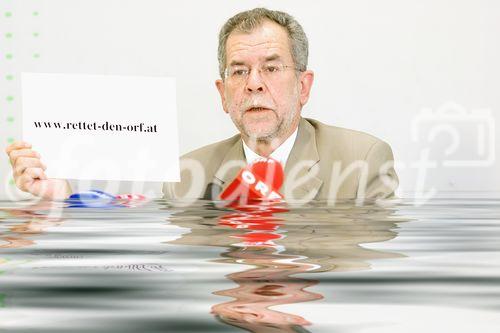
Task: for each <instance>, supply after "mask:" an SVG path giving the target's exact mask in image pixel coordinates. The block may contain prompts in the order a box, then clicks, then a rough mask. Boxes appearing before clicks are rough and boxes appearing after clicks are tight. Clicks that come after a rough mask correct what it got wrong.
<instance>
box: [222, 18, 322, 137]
mask: <svg viewBox="0 0 500 333" xmlns="http://www.w3.org/2000/svg"><path fill="white" fill-rule="evenodd" d="M226 64H227V65H226V67H227V68H229V69H235V68H246V69H250V73H249V74H248V75H247V76H246V77H244V78H242V77H240V78H238V79H234V77H231V76H229V77H226V79H225V80H224V81H222V80H217V82H216V85H217V88H218V90H219V92H220V94H221V98H222V104H223V107H224V111H225V112H226V113H228V114H229V115H230V116H231V119H232V121H233V122H234V124H235V125H236V127H237V128H238V130H239V131H240V132H241V133H242V135H243V136H245V137H247V138H249V139H254V140H256V139H264V140H273V139H276V138H286V137H288V136H289V135H290V134H291V133H292V132H293V131H294V130H295V128H296V126H297V125H298V122H299V119H300V110H301V108H302V105H304V104H305V103H306V101H307V99H308V96H309V90H310V86H311V84H312V75H313V74H312V72H310V71H306V72H297V71H295V69H294V68H295V64H294V62H293V58H292V54H291V49H290V42H289V38H288V34H287V31H286V30H285V29H284V28H283V27H281V26H280V25H278V24H276V23H274V22H271V21H267V20H266V21H264V22H263V23H262V25H260V26H259V27H257V28H256V29H254V30H253V31H252V32H251V33H239V32H233V33H231V34H230V35H229V38H228V39H227V43H226ZM276 65H278V66H290V67H286V69H285V70H283V71H280V72H279V73H265V72H259V70H260V69H261V68H265V67H266V66H267V67H268V68H271V67H274V66H276ZM270 66H271V67H270Z"/></svg>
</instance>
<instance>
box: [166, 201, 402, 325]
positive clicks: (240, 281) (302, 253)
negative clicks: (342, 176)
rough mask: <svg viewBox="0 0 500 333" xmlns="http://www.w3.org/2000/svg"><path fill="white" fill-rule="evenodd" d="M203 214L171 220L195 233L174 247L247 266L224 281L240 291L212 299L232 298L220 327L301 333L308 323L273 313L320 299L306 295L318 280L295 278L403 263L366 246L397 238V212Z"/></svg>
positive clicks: (219, 309) (259, 209)
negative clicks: (197, 248)
mask: <svg viewBox="0 0 500 333" xmlns="http://www.w3.org/2000/svg"><path fill="white" fill-rule="evenodd" d="M206 208H207V207H203V209H202V210H200V212H199V213H200V214H202V215H201V216H198V214H197V212H196V210H194V209H192V208H191V209H189V210H188V211H186V212H185V213H179V214H176V215H175V216H174V217H172V223H173V224H175V225H178V226H180V227H183V228H190V229H191V233H188V234H184V235H183V236H182V237H181V238H179V239H176V240H174V241H171V242H169V243H170V244H179V245H204V246H207V245H208V246H220V247H225V248H227V251H225V252H224V253H223V254H222V255H221V256H222V257H223V258H222V259H218V260H216V261H217V262H221V263H229V264H238V265H241V264H244V265H250V266H251V268H250V269H247V270H244V271H241V272H236V273H232V274H229V275H227V276H226V277H227V278H228V279H230V280H232V281H234V282H235V283H236V284H237V287H235V288H232V289H228V290H221V291H215V292H214V294H216V295H220V296H227V297H232V298H233V300H229V301H224V302H222V303H220V304H217V305H214V306H213V307H212V313H213V314H214V315H215V316H216V318H218V319H219V320H221V321H223V322H225V323H227V324H230V325H233V326H237V327H241V328H245V329H247V330H249V331H251V332H269V333H270V332H304V331H305V329H304V328H303V326H306V325H309V324H310V323H309V321H307V319H305V318H303V317H302V316H301V315H300V314H290V313H285V312H281V311H278V310H275V309H272V307H273V306H277V305H283V304H293V303H299V302H308V301H314V300H318V299H321V298H322V297H323V296H322V295H320V294H317V293H314V292H312V291H309V290H307V288H309V287H311V286H313V285H315V284H317V283H318V281H317V280H314V279H306V278H303V277H301V278H297V277H293V276H292V275H294V274H299V273H314V272H326V271H347V270H362V269H369V268H370V263H369V261H370V260H373V259H379V258H394V257H400V256H401V255H400V254H397V253H388V252H381V251H377V250H373V249H369V248H366V247H363V246H361V245H360V244H364V243H373V242H382V241H387V240H389V239H392V238H394V237H395V236H396V232H395V231H393V229H395V228H396V226H397V223H398V222H403V221H404V220H403V219H397V218H395V217H392V216H391V215H392V213H393V212H392V210H391V209H387V208H381V207H377V206H366V207H354V206H347V205H346V206H344V205H339V206H338V207H337V208H336V209H335V210H326V211H325V209H324V208H322V207H317V208H316V207H310V208H301V209H297V210H290V211H289V210H288V209H286V207H279V206H273V205H271V206H263V205H259V206H247V207H245V206H240V207H233V208H236V209H237V210H236V211H235V212H226V213H225V214H224V212H221V211H220V210H209V209H206Z"/></svg>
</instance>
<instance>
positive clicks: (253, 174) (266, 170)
mask: <svg viewBox="0 0 500 333" xmlns="http://www.w3.org/2000/svg"><path fill="white" fill-rule="evenodd" d="M283 178H284V172H283V167H282V166H281V163H280V162H278V161H276V160H274V159H272V158H262V159H258V160H256V161H255V162H254V163H252V164H250V165H248V166H247V167H245V168H243V169H241V171H240V172H239V173H238V175H237V176H236V178H235V179H234V180H233V181H232V182H231V184H229V185H228V186H227V187H226V189H225V190H224V191H223V192H222V193H221V195H220V198H221V199H222V200H230V201H233V200H236V199H239V200H240V201H241V200H247V201H251V200H279V199H283V195H281V193H279V188H280V187H281V185H282V184H283Z"/></svg>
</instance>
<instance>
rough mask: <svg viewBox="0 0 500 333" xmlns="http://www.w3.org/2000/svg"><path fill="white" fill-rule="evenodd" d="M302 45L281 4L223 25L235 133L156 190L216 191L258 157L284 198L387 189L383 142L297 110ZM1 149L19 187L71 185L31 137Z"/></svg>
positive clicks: (39, 191)
mask: <svg viewBox="0 0 500 333" xmlns="http://www.w3.org/2000/svg"><path fill="white" fill-rule="evenodd" d="M308 53H309V50H308V39H307V36H306V34H305V33H304V31H303V29H302V27H301V25H300V24H299V23H298V22H297V21H296V20H295V19H294V18H293V17H291V16H290V15H288V14H286V13H283V12H278V11H271V10H267V9H263V8H256V9H253V10H250V11H245V12H242V13H239V14H237V15H235V16H233V17H232V18H230V19H229V20H228V21H227V22H226V23H225V24H224V26H223V27H222V29H221V31H220V34H219V47H218V60H219V74H220V79H218V80H216V87H217V89H218V91H219V93H220V97H221V101H222V106H223V109H224V112H226V113H227V114H228V115H229V116H230V117H231V120H232V121H233V123H234V124H235V126H236V128H237V129H238V131H239V134H238V135H235V136H233V137H231V138H229V139H227V140H224V141H221V142H217V143H214V144H211V145H208V146H205V147H202V148H200V149H198V150H195V151H193V152H191V153H189V154H186V155H184V156H183V157H182V158H181V165H182V166H184V167H185V168H186V170H185V172H182V174H181V182H180V183H166V184H165V185H164V187H163V193H164V197H165V198H180V197H187V198H204V199H215V198H216V197H217V195H218V194H219V193H220V191H221V190H222V189H223V188H225V187H226V186H227V185H228V183H230V182H231V181H232V180H233V179H234V177H235V176H236V174H237V172H238V171H239V169H240V168H241V167H242V166H244V165H246V164H247V163H251V162H252V161H254V160H255V159H256V158H259V157H272V158H274V159H276V160H278V161H279V162H281V163H282V164H283V166H284V169H285V183H284V185H283V187H282V189H281V192H282V193H283V194H284V196H285V198H286V199H309V200H310V199H332V198H334V199H336V198H342V199H345V198H365V197H366V198H380V197H388V196H392V195H393V192H394V190H395V188H396V187H397V184H398V180H397V176H396V173H395V171H394V168H393V166H392V160H393V155H392V151H391V148H390V147H389V145H388V144H387V143H385V142H383V141H381V140H379V139H377V138H375V137H373V136H371V135H368V134H365V133H361V132H358V131H353V130H348V129H343V128H339V127H334V126H329V125H326V124H323V123H321V122H319V121H317V120H314V119H307V118H303V117H302V115H301V112H302V108H303V107H304V105H305V104H306V103H307V101H308V99H309V94H310V91H311V88H312V85H313V80H314V73H313V71H311V70H309V69H308V67H307V64H308ZM207 125H209V124H207ZM166 144H167V143H166ZM7 153H8V154H9V157H10V161H11V163H12V165H13V171H14V178H15V180H16V185H17V186H18V187H19V188H20V189H21V190H23V191H27V192H30V193H32V194H34V195H38V196H43V197H45V198H47V199H58V198H65V197H67V196H68V195H69V194H70V193H71V192H72V191H71V188H70V186H69V184H68V183H67V182H66V181H64V180H57V179H47V177H46V175H45V172H44V170H45V168H46V166H45V165H43V163H41V162H40V156H39V155H37V154H36V153H35V152H34V151H33V150H32V149H31V145H26V144H23V143H20V142H16V143H14V144H12V145H11V146H9V147H8V148H7ZM160 153H161V152H160ZM49 167H55V166H49Z"/></svg>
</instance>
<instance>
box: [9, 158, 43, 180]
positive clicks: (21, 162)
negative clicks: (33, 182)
mask: <svg viewBox="0 0 500 333" xmlns="http://www.w3.org/2000/svg"><path fill="white" fill-rule="evenodd" d="M34 167H36V168H42V169H43V170H45V169H47V167H46V166H45V164H43V163H42V161H40V159H39V158H33V157H25V156H20V157H18V159H17V161H16V165H15V166H14V167H13V169H14V175H17V176H20V175H22V174H23V172H24V170H26V169H27V168H34Z"/></svg>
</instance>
